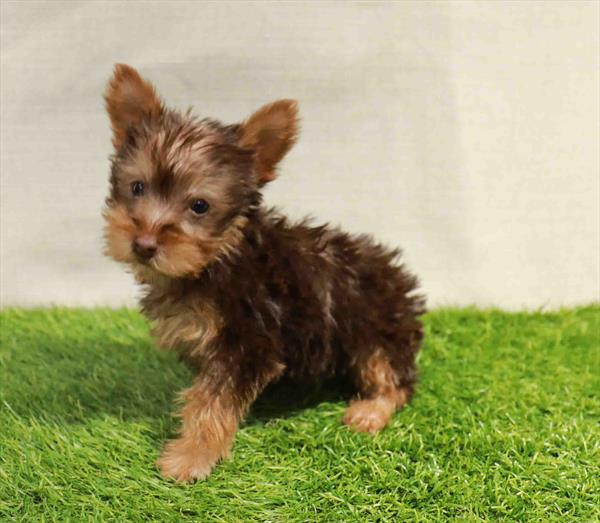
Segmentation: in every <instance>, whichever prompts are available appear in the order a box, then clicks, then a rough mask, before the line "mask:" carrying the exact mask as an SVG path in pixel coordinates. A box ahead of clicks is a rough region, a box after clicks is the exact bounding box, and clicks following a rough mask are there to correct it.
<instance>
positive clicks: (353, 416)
mask: <svg viewBox="0 0 600 523" xmlns="http://www.w3.org/2000/svg"><path fill="white" fill-rule="evenodd" d="M394 410H395V409H394V407H393V406H391V405H390V403H389V402H385V401H380V400H377V399H372V400H358V401H354V402H352V404H351V405H350V406H349V407H348V408H347V409H346V413H345V414H344V417H343V419H342V423H344V424H345V425H348V426H350V428H351V429H353V430H356V431H357V432H370V433H371V434H375V433H376V432H378V431H380V430H381V429H382V428H383V427H385V426H386V425H387V424H388V422H389V421H390V418H391V416H392V414H393V412H394Z"/></svg>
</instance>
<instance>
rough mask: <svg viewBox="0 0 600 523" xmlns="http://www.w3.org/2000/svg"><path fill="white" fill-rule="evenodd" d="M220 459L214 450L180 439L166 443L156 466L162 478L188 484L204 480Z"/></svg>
mask: <svg viewBox="0 0 600 523" xmlns="http://www.w3.org/2000/svg"><path fill="white" fill-rule="evenodd" d="M220 457H221V456H219V455H218V454H217V453H216V452H215V451H214V450H211V449H208V448H206V447H202V446H201V445H199V444H197V443H195V442H190V441H189V440H186V439H184V438H180V439H174V440H171V441H169V442H168V443H167V445H166V446H165V449H164V450H163V453H162V455H161V456H160V458H159V459H158V460H157V461H156V464H157V466H158V468H159V469H160V473H161V474H162V475H163V477H165V478H169V479H174V480H175V481H178V482H180V483H189V482H192V481H196V480H198V479H204V478H206V477H207V476H208V475H209V474H210V473H211V471H212V469H213V468H214V467H215V465H216V464H217V462H218V461H219V459H220Z"/></svg>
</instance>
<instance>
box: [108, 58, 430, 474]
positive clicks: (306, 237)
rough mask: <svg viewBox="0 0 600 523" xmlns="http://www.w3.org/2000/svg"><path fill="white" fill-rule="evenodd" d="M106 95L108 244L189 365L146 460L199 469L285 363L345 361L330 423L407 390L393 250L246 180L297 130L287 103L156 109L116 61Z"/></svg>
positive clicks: (318, 365)
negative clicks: (205, 110)
mask: <svg viewBox="0 0 600 523" xmlns="http://www.w3.org/2000/svg"><path fill="white" fill-rule="evenodd" d="M105 98H106V106H107V110H108V113H109V116H110V119H111V124H112V129H113V144H114V146H115V154H114V155H113V157H112V171H111V178H110V195H109V197H108V198H107V200H106V208H105V212H104V215H105V219H106V228H105V237H106V251H107V253H108V254H109V255H110V256H111V257H112V258H114V259H115V260H117V261H119V262H123V263H126V264H128V265H129V266H130V267H131V268H132V270H133V272H134V274H135V276H136V278H137V280H138V281H139V282H140V283H141V284H142V285H143V287H144V296H143V298H142V300H141V302H142V309H143V311H144V313H145V314H146V315H147V317H148V318H149V319H150V320H152V322H153V334H154V335H155V337H156V340H157V342H158V344H159V345H161V346H163V347H166V348H169V349H175V350H177V351H179V352H180V354H181V355H182V357H183V358H184V359H185V360H186V361H187V362H188V363H189V364H190V365H191V366H193V367H194V368H195V369H197V372H198V374H197V377H196V379H195V381H194V384H193V385H192V387H191V388H190V389H188V390H187V391H186V392H185V393H184V396H183V398H184V401H185V405H184V407H183V409H182V411H181V418H182V427H181V434H180V437H179V438H178V439H175V440H173V441H171V442H169V443H168V444H167V446H166V448H165V450H164V453H163V455H162V457H161V458H160V459H159V461H158V466H159V467H160V470H161V472H162V473H163V475H165V476H166V477H171V478H174V479H176V480H178V481H191V480H195V479H198V478H204V477H206V476H207V475H208V474H209V473H210V471H211V470H212V468H213V467H214V466H215V464H216V463H217V462H218V461H219V460H220V459H222V458H224V457H226V456H228V454H229V451H230V448H231V445H232V443H233V440H234V436H235V432H236V430H237V427H238V424H239V423H240V421H241V420H242V419H243V417H244V416H245V414H246V412H247V411H248V408H249V407H250V405H251V404H252V402H253V401H254V399H255V398H256V397H257V395H258V394H260V392H261V391H262V390H263V389H264V388H265V387H266V386H267V385H268V384H269V383H271V382H273V381H275V380H277V379H279V378H280V377H282V376H284V375H285V376H289V377H291V378H295V379H303V380H322V379H324V378H326V377H329V376H332V375H334V374H336V373H341V374H348V375H349V376H351V378H352V379H353V381H354V383H355V386H356V390H357V392H358V399H357V400H356V401H354V402H352V403H351V405H350V406H349V408H348V409H347V412H346V415H345V416H344V419H343V421H344V423H346V424H348V425H350V426H351V427H352V428H354V429H355V430H359V431H368V432H375V431H377V430H380V429H381V428H383V427H384V426H385V425H386V424H387V423H388V421H389V419H390V417H391V416H392V414H393V413H394V411H396V410H397V409H399V408H401V407H402V406H403V405H405V404H406V403H407V402H408V401H409V400H410V397H411V396H412V393H413V387H414V384H415V354H416V352H417V351H418V349H419V347H420V345H421V341H422V338H423V331H422V327H421V323H420V321H419V319H418V317H419V315H421V314H422V313H423V312H424V300H423V298H422V297H421V296H419V295H417V294H416V293H415V289H416V287H417V280H416V278H415V277H414V276H412V275H411V274H410V273H408V272H407V271H406V270H405V268H404V267H403V266H402V265H401V264H400V263H399V261H398V260H399V252H398V251H392V250H388V249H386V248H384V247H383V246H381V245H379V244H377V243H375V242H374V241H373V240H372V239H371V238H370V237H368V236H352V235H349V234H346V233H344V232H342V231H340V230H338V229H335V228H331V227H328V226H318V227H317V226H313V225H311V224H310V223H308V222H303V223H299V224H291V223H289V222H288V221H287V220H286V219H285V218H284V217H283V216H281V215H279V214H278V213H277V212H276V211H274V210H271V209H266V208H264V207H263V206H262V204H261V200H262V199H261V193H260V188H261V187H262V185H264V184H265V183H267V182H269V181H271V180H273V179H274V178H275V175H276V170H275V169H276V165H277V163H278V162H279V161H280V160H281V159H282V158H283V156H284V155H285V154H286V152H287V151H288V150H289V149H290V148H291V146H292V145H293V143H294V141H295V139H296V136H297V132H298V124H297V106H296V103H295V102H294V101H291V100H280V101H278V102H274V103H272V104H270V105H267V106H265V107H263V108H262V109H259V111H257V112H256V113H255V114H254V115H252V116H251V117H250V118H249V119H248V120H246V121H245V122H243V123H241V124H235V125H228V126H226V125H222V124H220V123H218V122H216V121H214V120H208V119H205V120H197V119H195V118H194V117H192V116H191V115H190V114H189V113H186V114H182V113H178V112H176V111H172V110H169V109H166V108H165V107H164V105H163V103H162V102H161V100H160V99H159V98H158V97H157V95H156V93H155V91H154V88H153V87H152V86H151V85H150V84H149V83H148V82H146V81H145V80H143V79H142V78H141V77H140V76H139V74H138V73H137V72H136V71H135V70H134V69H132V68H131V67H129V66H125V65H117V66H116V68H115V73H114V75H113V77H112V79H111V80H110V82H109V84H108V88H107V91H106V94H105Z"/></svg>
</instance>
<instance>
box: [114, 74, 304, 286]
mask: <svg viewBox="0 0 600 523" xmlns="http://www.w3.org/2000/svg"><path fill="white" fill-rule="evenodd" d="M105 100H106V109H107V111H108V115H109V117H110V121H111V125H112V131H113V138H112V141H113V146H114V149H115V151H114V154H113V156H112V169H111V177H110V194H109V196H108V198H107V199H106V208H105V211H104V217H105V220H106V226H105V238H106V252H107V254H108V255H109V256H111V257H112V258H113V259H115V260H117V261H119V262H123V263H127V264H129V265H131V266H132V267H133V268H134V270H136V272H138V273H145V274H148V272H149V271H150V272H157V273H160V274H163V275H166V276H169V277H172V278H181V277H193V276H196V275H198V274H199V273H200V272H201V271H202V269H203V268H204V267H205V266H206V265H207V264H209V263H210V262H211V261H212V260H214V259H215V258H216V257H218V256H219V255H221V254H223V253H226V252H228V251H229V250H231V249H233V248H235V245H236V244H237V242H238V241H239V239H240V238H241V231H242V229H243V227H244V225H245V224H246V223H247V220H248V216H249V215H250V214H251V212H252V210H253V208H255V207H256V206H257V205H258V203H259V202H260V192H259V191H260V188H261V187H262V186H263V185H264V184H265V183H267V182H269V181H271V180H273V179H274V178H275V174H276V171H275V169H276V166H277V164H278V163H279V161H280V160H281V159H282V158H283V156H284V155H285V154H286V153H287V151H288V150H289V149H290V148H291V146H292V145H293V144H294V142H295V140H296V135H297V131H298V123H297V106H296V102H294V101H293V100H279V101H277V102H274V103H272V104H269V105H266V106H264V107H262V108H261V109H259V110H258V111H257V112H255V113H254V114H253V115H252V116H250V118H248V119H247V120H246V121H244V122H243V123H241V124H234V125H222V124H220V123H219V122H216V121H214V120H208V119H205V120H198V119H196V118H194V117H193V116H191V115H190V114H189V113H186V114H182V113H179V112H176V111H172V110H170V109H167V108H165V106H164V105H163V103H162V101H161V100H160V98H159V97H158V96H157V94H156V92H155V90H154V88H153V87H152V85H150V84H149V83H148V82H147V81H145V80H144V79H143V78H141V77H140V75H139V74H138V73H137V71H136V70H135V69H133V68H131V67H129V66H127V65H121V64H119V65H117V66H116V67H115V70H114V74H113V76H112V78H111V79H110V81H109V83H108V86H107V89H106V93H105Z"/></svg>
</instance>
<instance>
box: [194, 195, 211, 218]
mask: <svg viewBox="0 0 600 523" xmlns="http://www.w3.org/2000/svg"><path fill="white" fill-rule="evenodd" d="M209 207H210V205H208V202H207V201H206V200H203V199H202V198H200V199H198V200H194V201H193V202H192V204H191V205H190V209H192V211H194V212H195V213H196V214H204V213H205V212H206V211H208V208H209Z"/></svg>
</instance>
